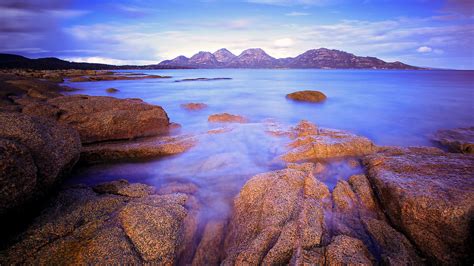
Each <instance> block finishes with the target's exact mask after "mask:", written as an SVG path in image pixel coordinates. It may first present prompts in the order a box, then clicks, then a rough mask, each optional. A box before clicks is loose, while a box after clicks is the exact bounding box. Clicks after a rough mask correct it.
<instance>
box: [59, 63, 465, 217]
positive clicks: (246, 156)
mask: <svg viewBox="0 0 474 266" xmlns="http://www.w3.org/2000/svg"><path fill="white" fill-rule="evenodd" d="M125 72H139V73H146V74H157V75H168V76H172V78H170V79H144V80H131V81H104V82H81V83H68V82H66V85H69V86H72V87H76V88H81V90H78V91H75V92H73V94H88V95H108V96H114V97H118V98H141V99H143V100H144V101H146V102H148V103H152V104H157V105H160V106H162V107H163V108H164V109H165V110H166V112H167V113H168V116H169V117H170V120H171V121H172V122H175V123H179V124H181V126H182V128H181V130H180V134H190V135H194V136H196V138H197V139H198V144H197V145H196V146H195V147H194V148H192V149H191V150H189V151H187V152H185V153H183V154H180V155H175V156H170V157H164V158H157V159H154V160H148V161H141V162H127V163H124V162H121V163H115V164H102V165H93V166H88V167H83V168H80V169H78V170H77V171H76V172H75V174H74V176H73V178H72V179H71V180H70V181H69V182H71V183H85V184H95V183H99V182H104V181H107V180H116V179H120V178H124V179H127V180H129V181H131V182H141V183H147V184H151V185H155V186H157V187H160V186H162V185H165V184H168V183H173V182H179V183H193V184H195V185H197V186H198V188H199V190H198V192H197V195H198V198H199V199H200V201H201V202H202V204H203V205H204V206H205V209H206V210H208V211H207V212H206V213H205V215H211V216H212V215H218V216H222V215H224V216H225V215H226V214H228V211H229V208H230V206H231V204H230V203H231V200H232V199H233V197H234V196H235V195H236V194H237V193H238V191H239V190H240V189H241V187H242V186H243V184H245V182H246V181H247V180H248V179H249V178H250V177H252V176H253V175H255V174H257V173H263V172H267V171H270V170H275V169H281V168H284V163H283V162H281V161H280V160H278V156H279V155H280V154H281V153H282V152H283V151H284V149H285V145H286V143H287V142H288V141H289V140H288V139H286V138H284V137H275V136H271V135H269V134H268V133H266V132H265V130H266V128H267V126H268V124H269V122H268V121H275V122H277V123H280V124H281V125H283V126H293V125H295V124H296V123H298V122H299V121H300V120H302V119H305V120H309V121H311V122H313V123H315V124H317V125H318V126H320V127H326V128H335V129H343V130H348V131H350V132H353V133H356V134H359V135H363V136H366V137H368V138H369V139H371V140H372V141H373V142H374V143H375V144H377V145H397V146H413V145H417V146H419V145H422V146H433V145H434V144H433V143H432V142H430V135H431V134H432V133H434V132H435V131H436V130H438V129H444V128H454V127H467V126H472V125H473V124H474V104H473V99H474V72H473V71H376V70H247V69H246V70H244V69H242V70H235V69H218V70H217V69H208V70H204V69H196V70H149V71H144V70H139V71H125ZM201 77H202V78H217V77H226V78H232V79H231V80H216V81H189V82H175V81H177V80H181V79H186V78H201ZM111 87H113V88H117V89H118V90H119V92H117V93H113V94H109V93H107V92H106V89H107V88H111ZM298 90H319V91H322V92H324V93H325V94H326V95H327V97H328V99H327V100H326V101H325V102H324V103H320V104H310V103H301V102H293V101H290V100H287V99H286V98H285V95H286V94H288V93H290V92H294V91H298ZM190 102H198V103H205V104H207V105H208V106H209V107H208V108H207V109H204V110H201V111H187V110H184V109H182V108H181V107H180V105H181V104H183V103H190ZM222 112H227V113H231V114H238V115H242V116H245V117H247V118H248V119H249V121H250V123H248V124H231V125H222V124H213V123H208V122H207V118H208V116H209V115H211V114H215V113H222ZM223 126H225V127H228V128H230V129H231V130H230V131H228V132H225V133H222V134H207V133H206V132H207V131H208V130H211V129H215V128H220V127H223ZM326 164H328V165H329V167H328V168H327V171H326V173H325V174H324V178H323V179H324V180H323V181H324V182H325V183H326V184H328V186H329V187H331V188H332V187H334V185H335V183H336V182H337V180H338V179H347V178H348V177H349V176H350V175H352V174H357V173H360V172H362V169H360V167H356V168H353V167H350V166H349V165H348V164H347V163H346V161H342V162H341V161H332V162H326Z"/></svg>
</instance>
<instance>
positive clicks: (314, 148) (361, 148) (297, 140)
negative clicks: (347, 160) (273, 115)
mask: <svg viewBox="0 0 474 266" xmlns="http://www.w3.org/2000/svg"><path fill="white" fill-rule="evenodd" d="M289 135H290V136H291V137H292V139H293V141H292V142H291V143H290V144H289V148H290V150H289V151H288V152H287V153H285V154H284V155H283V156H282V159H283V160H284V161H287V162H295V161H301V160H307V159H323V158H332V157H345V156H360V155H366V154H370V153H373V152H374V151H375V150H376V147H375V145H374V144H373V143H372V142H371V141H370V140H369V139H367V138H365V137H361V136H357V135H354V134H351V133H349V132H346V131H340V130H332V129H320V128H317V127H316V126H315V125H314V124H312V123H310V122H308V121H305V120H303V121H301V122H300V123H299V124H298V125H297V126H296V127H295V128H293V129H292V130H291V131H290V132H289Z"/></svg>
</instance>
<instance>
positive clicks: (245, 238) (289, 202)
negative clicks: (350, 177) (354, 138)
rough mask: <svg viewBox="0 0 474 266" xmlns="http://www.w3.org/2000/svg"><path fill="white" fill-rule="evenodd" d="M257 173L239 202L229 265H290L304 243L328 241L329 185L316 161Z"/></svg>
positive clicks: (228, 242)
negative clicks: (315, 170)
mask: <svg viewBox="0 0 474 266" xmlns="http://www.w3.org/2000/svg"><path fill="white" fill-rule="evenodd" d="M290 167H291V168H288V169H284V170H279V171H274V172H269V173H264V174H259V175H256V176H254V177H252V178H251V179H250V180H249V181H248V182H247V183H246V184H245V185H244V187H243V188H242V190H241V191H240V193H239V195H238V196H237V197H236V199H235V200H234V212H233V214H232V218H231V221H230V225H229V230H228V234H227V236H226V240H225V252H226V259H225V260H224V262H223V264H225V265H230V264H247V263H248V264H260V263H263V264H283V263H288V262H289V261H290V259H291V257H292V254H293V252H294V251H295V249H297V248H298V247H301V248H309V247H313V246H315V245H320V244H321V243H322V237H323V233H324V231H325V230H326V228H325V222H324V210H325V207H327V206H325V201H326V199H328V197H329V190H328V188H327V187H326V186H325V185H324V184H323V183H321V182H320V181H318V180H317V179H315V178H314V176H313V175H312V171H313V169H312V165H311V164H304V165H291V166H290Z"/></svg>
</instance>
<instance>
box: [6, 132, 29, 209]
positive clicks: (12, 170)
mask: <svg viewBox="0 0 474 266" xmlns="http://www.w3.org/2000/svg"><path fill="white" fill-rule="evenodd" d="M36 172H37V168H36V165H35V162H34V160H33V157H32V156H31V153H30V151H29V150H28V148H27V147H25V146H23V145H22V144H20V143H18V142H15V141H11V140H8V139H1V138H0V214H1V213H3V212H4V211H5V210H8V209H12V208H16V207H18V206H19V205H21V203H23V201H24V199H26V198H29V197H31V194H33V192H34V190H35V188H36V178H37V177H36Z"/></svg>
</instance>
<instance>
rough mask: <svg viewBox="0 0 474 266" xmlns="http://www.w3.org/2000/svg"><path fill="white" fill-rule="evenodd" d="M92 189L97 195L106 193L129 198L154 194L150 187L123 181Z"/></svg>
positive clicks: (107, 183)
mask: <svg viewBox="0 0 474 266" xmlns="http://www.w3.org/2000/svg"><path fill="white" fill-rule="evenodd" d="M92 189H93V190H94V191H95V192H96V193H99V194H104V193H108V194H115V195H121V196H127V197H130V198H141V197H145V196H148V195H151V194H153V193H154V192H155V188H154V187H152V186H148V185H145V184H140V183H134V184H129V183H128V181H127V180H124V179H120V180H116V181H111V182H105V183H101V184H98V185H96V186H94V187H93V188H92Z"/></svg>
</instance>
